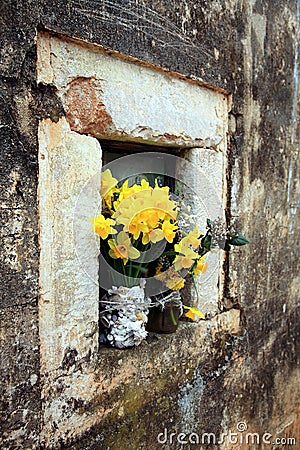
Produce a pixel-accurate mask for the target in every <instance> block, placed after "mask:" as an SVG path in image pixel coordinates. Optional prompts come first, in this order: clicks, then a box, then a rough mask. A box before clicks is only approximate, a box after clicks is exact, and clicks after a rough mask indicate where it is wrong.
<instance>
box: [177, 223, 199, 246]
mask: <svg viewBox="0 0 300 450" xmlns="http://www.w3.org/2000/svg"><path fill="white" fill-rule="evenodd" d="M200 237H201V233H200V232H199V231H198V226H197V225H196V226H195V228H194V229H193V231H191V232H190V233H189V234H188V235H187V236H185V237H184V238H183V239H182V241H181V242H182V244H184V245H186V246H191V247H193V249H196V248H198V247H199V245H200V244H201V239H200Z"/></svg>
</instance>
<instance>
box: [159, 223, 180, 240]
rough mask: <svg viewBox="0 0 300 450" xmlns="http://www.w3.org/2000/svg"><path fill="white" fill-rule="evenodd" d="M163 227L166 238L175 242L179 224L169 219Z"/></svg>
mask: <svg viewBox="0 0 300 450" xmlns="http://www.w3.org/2000/svg"><path fill="white" fill-rule="evenodd" d="M161 229H162V231H163V233H164V236H165V238H166V240H167V241H168V242H170V243H171V242H173V240H174V237H175V235H176V231H177V229H178V226H177V225H175V224H174V223H171V222H170V221H169V220H165V221H164V222H163V224H162V227H161Z"/></svg>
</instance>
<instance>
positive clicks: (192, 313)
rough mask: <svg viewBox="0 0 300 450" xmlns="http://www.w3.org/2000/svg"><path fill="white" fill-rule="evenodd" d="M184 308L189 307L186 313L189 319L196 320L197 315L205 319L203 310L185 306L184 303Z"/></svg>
mask: <svg viewBox="0 0 300 450" xmlns="http://www.w3.org/2000/svg"><path fill="white" fill-rule="evenodd" d="M183 307H184V309H187V310H188V312H186V313H185V314H184V315H185V317H188V318H189V319H192V320H196V317H200V319H205V316H204V314H203V312H201V311H199V310H198V309H196V308H194V307H192V306H185V305H183Z"/></svg>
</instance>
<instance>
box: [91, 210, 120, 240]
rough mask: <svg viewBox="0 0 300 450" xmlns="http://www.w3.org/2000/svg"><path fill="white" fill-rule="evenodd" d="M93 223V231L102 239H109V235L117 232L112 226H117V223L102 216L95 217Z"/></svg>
mask: <svg viewBox="0 0 300 450" xmlns="http://www.w3.org/2000/svg"><path fill="white" fill-rule="evenodd" d="M91 222H92V223H93V231H94V232H95V233H97V234H99V236H100V237H101V238H102V239H107V237H108V235H109V234H115V233H116V230H115V229H114V228H112V225H115V221H114V220H112V219H106V218H105V217H104V216H103V215H102V214H99V215H98V216H97V217H93V218H92V219H91Z"/></svg>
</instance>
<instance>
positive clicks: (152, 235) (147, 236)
mask: <svg viewBox="0 0 300 450" xmlns="http://www.w3.org/2000/svg"><path fill="white" fill-rule="evenodd" d="M164 237H165V235H164V233H163V232H162V230H161V229H159V228H156V229H155V230H150V231H149V232H148V233H143V237H142V243H143V244H144V245H146V244H148V243H149V242H153V243H154V244H155V243H156V242H159V241H161V240H162V239H163V238H164Z"/></svg>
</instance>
